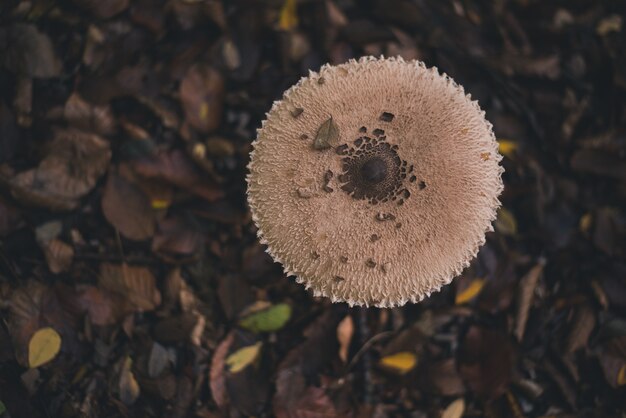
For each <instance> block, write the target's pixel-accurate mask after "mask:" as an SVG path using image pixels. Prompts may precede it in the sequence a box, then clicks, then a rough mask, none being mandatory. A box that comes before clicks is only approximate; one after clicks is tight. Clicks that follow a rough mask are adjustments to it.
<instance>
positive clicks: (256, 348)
mask: <svg viewBox="0 0 626 418" xmlns="http://www.w3.org/2000/svg"><path fill="white" fill-rule="evenodd" d="M262 345H263V343H262V342H261V341H259V342H258V343H256V344H254V345H249V346H247V347H243V348H240V349H239V350H237V351H235V352H234V353H233V354H231V355H230V356H228V357H227V358H226V365H227V366H228V371H230V372H231V373H237V372H240V371H242V370H243V369H245V368H246V367H248V365H250V364H251V363H253V362H254V361H255V360H256V359H257V358H258V357H259V353H260V352H261V346H262Z"/></svg>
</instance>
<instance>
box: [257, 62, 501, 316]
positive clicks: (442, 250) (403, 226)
mask: <svg viewBox="0 0 626 418" xmlns="http://www.w3.org/2000/svg"><path fill="white" fill-rule="evenodd" d="M253 146H254V150H253V152H252V154H251V161H250V164H249V166H248V168H249V175H248V177H247V181H248V202H249V205H250V208H251V210H252V216H253V219H254V221H255V223H256V225H257V226H258V234H259V237H260V239H261V242H262V243H264V244H266V245H267V247H268V248H267V251H268V252H269V253H270V255H271V256H272V257H273V258H274V259H275V260H276V261H278V262H280V263H282V264H283V267H284V269H285V272H286V273H287V274H289V275H294V276H295V277H296V280H297V281H298V282H300V283H303V284H304V285H305V286H306V287H307V288H311V289H312V290H313V293H314V294H315V295H316V296H327V297H330V298H331V299H332V300H333V301H335V302H339V301H345V302H348V303H349V304H350V305H355V304H356V305H367V306H369V305H373V306H379V307H390V306H397V305H403V304H405V303H406V302H408V301H412V302H417V301H420V300H422V299H423V298H424V297H425V296H427V295H430V293H431V292H433V291H435V290H439V289H440V288H441V286H442V285H445V284H448V283H450V281H451V280H452V279H453V278H454V277H455V276H457V275H458V274H460V273H461V271H462V270H463V269H464V268H465V267H466V266H467V265H468V264H469V262H470V260H471V259H472V258H473V257H474V256H475V255H476V253H477V252H478V249H479V247H480V246H481V245H482V244H483V243H484V242H485V233H486V232H487V231H490V230H492V226H491V223H492V221H493V220H494V219H495V217H496V210H497V208H498V207H499V205H500V202H499V200H498V196H499V194H500V192H501V191H502V188H503V186H502V179H501V175H502V171H503V170H502V168H501V166H500V165H499V162H500V160H501V158H502V157H501V156H500V155H499V154H498V149H497V142H496V140H495V137H494V135H493V132H492V127H491V124H490V123H489V122H488V121H487V120H486V119H485V116H484V112H483V111H482V110H481V109H480V107H479V106H478V104H477V102H475V101H472V100H471V98H470V96H469V95H466V94H465V92H464V91H463V88H462V87H461V86H459V85H457V84H456V83H455V82H454V81H453V80H452V79H450V78H449V77H448V76H446V75H445V74H444V75H440V74H439V72H438V71H437V69H436V68H426V66H425V65H424V64H423V63H421V62H419V61H410V62H405V61H404V60H402V59H401V58H388V59H385V58H382V57H381V58H379V59H378V58H373V57H366V58H361V59H360V60H358V61H355V60H351V61H350V62H348V63H346V64H342V65H338V66H330V65H325V66H324V67H322V68H321V70H320V72H319V73H315V72H311V73H310V74H309V76H308V77H305V78H302V79H301V80H300V81H299V82H298V83H297V84H296V85H295V86H293V87H291V88H290V89H289V90H288V91H287V92H285V94H284V96H283V98H282V100H279V101H277V102H275V103H274V105H273V106H272V109H271V110H270V112H269V113H268V114H267V119H266V120H265V121H264V122H263V125H262V127H261V129H259V130H258V137H257V140H256V141H255V142H254V144H253Z"/></svg>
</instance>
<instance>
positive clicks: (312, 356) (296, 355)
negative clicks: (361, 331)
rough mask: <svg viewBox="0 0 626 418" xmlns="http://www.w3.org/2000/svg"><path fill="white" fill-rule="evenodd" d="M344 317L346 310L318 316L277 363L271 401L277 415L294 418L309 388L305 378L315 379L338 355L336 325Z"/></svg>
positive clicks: (329, 311) (327, 312)
mask: <svg viewBox="0 0 626 418" xmlns="http://www.w3.org/2000/svg"><path fill="white" fill-rule="evenodd" d="M344 316H345V313H344V314H340V313H339V312H334V311H332V310H328V311H326V312H325V313H324V314H322V315H320V316H319V317H318V318H317V319H316V320H315V321H314V322H313V323H312V324H311V325H309V326H308V327H307V328H306V329H305V330H304V335H305V337H306V340H305V341H304V342H303V343H301V344H300V345H298V346H297V347H296V348H294V349H293V350H291V351H290V352H289V353H288V354H287V356H286V357H285V358H284V359H283V361H282V362H281V363H280V364H279V365H278V371H277V374H276V393H275V395H274V401H273V411H274V414H275V415H276V416H277V417H279V418H291V417H293V411H294V410H295V408H297V407H298V405H299V402H300V400H301V399H303V397H304V395H305V394H306V392H307V390H308V387H307V380H308V379H314V378H316V377H317V376H318V373H319V372H320V370H321V369H322V368H323V367H324V366H326V365H327V364H328V363H329V362H330V361H331V359H332V358H334V357H335V356H336V355H337V348H338V344H337V342H336V341H337V339H336V338H335V336H336V333H337V325H338V324H339V321H340V320H341V319H342V318H343V317H344ZM300 413H301V414H305V413H306V412H305V411H300ZM302 416H305V415H302Z"/></svg>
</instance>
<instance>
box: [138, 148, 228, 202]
mask: <svg viewBox="0 0 626 418" xmlns="http://www.w3.org/2000/svg"><path fill="white" fill-rule="evenodd" d="M133 167H134V169H135V170H136V171H137V173H138V174H139V175H141V176H144V177H147V178H154V179H160V180H164V181H166V182H168V183H170V184H173V185H175V186H178V187H180V188H182V189H184V190H187V191H189V192H190V193H193V194H195V195H197V196H200V197H202V198H203V199H206V200H208V201H214V200H217V199H219V198H221V197H223V195H224V193H223V191H222V190H220V189H219V187H218V186H217V185H216V184H214V183H213V182H212V181H211V180H209V179H208V178H206V177H205V176H203V175H202V174H201V173H200V171H199V170H198V169H196V167H195V166H194V164H193V162H192V161H191V160H190V159H189V158H188V157H187V156H186V155H185V154H184V153H183V151H181V150H172V151H161V152H158V153H157V154H155V155H154V156H151V157H149V158H142V159H139V160H136V161H134V162H133Z"/></svg>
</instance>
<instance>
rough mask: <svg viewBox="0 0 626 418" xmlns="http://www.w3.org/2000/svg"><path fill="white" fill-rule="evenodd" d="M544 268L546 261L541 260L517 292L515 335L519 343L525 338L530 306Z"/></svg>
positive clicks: (530, 271)
mask: <svg viewBox="0 0 626 418" xmlns="http://www.w3.org/2000/svg"><path fill="white" fill-rule="evenodd" d="M544 266H545V260H540V261H539V263H538V264H537V265H535V266H534V267H533V268H531V269H530V270H529V271H528V273H526V274H525V275H524V277H522V278H521V279H520V282H519V286H518V290H517V313H516V315H515V330H514V334H515V336H516V337H517V340H518V341H521V340H522V338H523V337H524V331H525V329H526V322H527V321H528V313H529V312H530V305H531V304H532V301H533V295H534V294H535V288H536V287H537V283H538V282H539V278H541V273H542V272H543V267H544Z"/></svg>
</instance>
